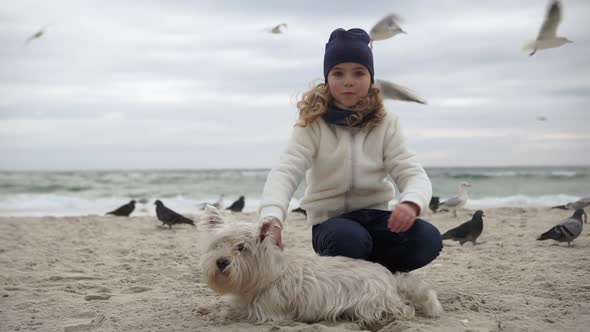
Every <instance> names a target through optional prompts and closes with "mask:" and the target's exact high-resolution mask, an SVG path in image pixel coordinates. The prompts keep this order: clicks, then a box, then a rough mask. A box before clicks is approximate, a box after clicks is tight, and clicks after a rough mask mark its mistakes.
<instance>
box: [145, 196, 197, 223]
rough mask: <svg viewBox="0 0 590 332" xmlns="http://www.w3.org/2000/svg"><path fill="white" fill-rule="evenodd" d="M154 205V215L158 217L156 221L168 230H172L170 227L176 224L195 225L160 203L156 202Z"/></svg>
mask: <svg viewBox="0 0 590 332" xmlns="http://www.w3.org/2000/svg"><path fill="white" fill-rule="evenodd" d="M154 204H155V205H156V215H157V216H158V220H160V221H161V222H162V223H163V224H164V225H168V227H169V228H172V225H176V224H189V225H193V226H194V225H195V222H194V221H192V220H190V219H189V218H187V217H185V216H183V215H181V214H179V213H176V212H174V211H172V210H170V209H169V208H167V207H166V206H164V203H162V201H160V200H157V201H156V202H155V203H154Z"/></svg>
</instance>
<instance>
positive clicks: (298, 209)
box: [291, 207, 307, 216]
mask: <svg viewBox="0 0 590 332" xmlns="http://www.w3.org/2000/svg"><path fill="white" fill-rule="evenodd" d="M291 212H296V213H303V214H304V215H306V216H307V211H305V210H304V209H302V208H301V207H298V208H296V209H293V210H291Z"/></svg>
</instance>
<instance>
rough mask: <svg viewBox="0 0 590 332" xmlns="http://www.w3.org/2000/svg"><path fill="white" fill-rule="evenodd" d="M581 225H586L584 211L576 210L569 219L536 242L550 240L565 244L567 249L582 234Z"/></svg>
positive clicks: (586, 220)
mask: <svg viewBox="0 0 590 332" xmlns="http://www.w3.org/2000/svg"><path fill="white" fill-rule="evenodd" d="M582 216H583V220H584V221H583V222H582ZM583 223H588V217H587V216H586V212H584V209H577V210H576V211H575V212H574V214H573V215H572V216H571V217H569V218H567V219H564V220H562V221H561V222H560V223H559V224H557V225H555V226H553V227H552V228H551V229H550V230H548V231H547V232H545V233H543V234H541V236H539V238H537V240H539V241H543V240H548V239H552V240H555V241H558V242H567V246H568V247H569V246H570V243H571V242H572V241H573V240H575V239H576V238H577V237H578V236H579V235H580V233H582V225H583Z"/></svg>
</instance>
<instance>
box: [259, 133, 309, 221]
mask: <svg viewBox="0 0 590 332" xmlns="http://www.w3.org/2000/svg"><path fill="white" fill-rule="evenodd" d="M313 127H314V124H311V125H308V126H307V127H299V126H297V127H295V128H294V130H293V134H292V136H291V139H290V140H289V144H288V145H287V149H286V151H285V152H284V153H283V154H282V156H281V158H280V161H279V163H278V164H277V165H276V166H275V167H273V169H272V170H271V171H270V173H269V174H268V176H267V178H266V183H265V184H264V189H263V191H262V198H261V200H260V206H259V208H258V214H259V218H260V219H263V218H265V217H269V216H271V217H275V218H277V219H279V220H280V221H281V222H283V221H284V220H285V218H286V217H287V213H288V209H289V203H290V202H291V198H292V197H293V193H294V192H295V190H297V187H298V186H299V183H300V182H301V180H302V179H303V177H304V176H305V172H306V171H307V170H308V169H309V168H310V167H311V162H312V159H313V157H314V156H315V154H316V151H317V146H316V142H317V140H315V139H314V137H315V136H316V135H315V132H314V131H315V129H314V128H313Z"/></svg>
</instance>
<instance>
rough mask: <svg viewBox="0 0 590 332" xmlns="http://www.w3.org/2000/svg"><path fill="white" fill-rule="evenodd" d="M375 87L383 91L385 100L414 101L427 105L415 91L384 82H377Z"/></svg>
mask: <svg viewBox="0 0 590 332" xmlns="http://www.w3.org/2000/svg"><path fill="white" fill-rule="evenodd" d="M375 86H376V87H377V88H378V89H379V90H381V93H382V94H383V98H385V99H393V100H403V101H412V102H415V103H419V104H426V100H424V99H422V98H420V97H418V95H416V93H415V92H414V91H412V90H410V89H408V88H406V87H404V86H401V85H399V84H395V83H392V82H388V81H383V80H376V81H375Z"/></svg>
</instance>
